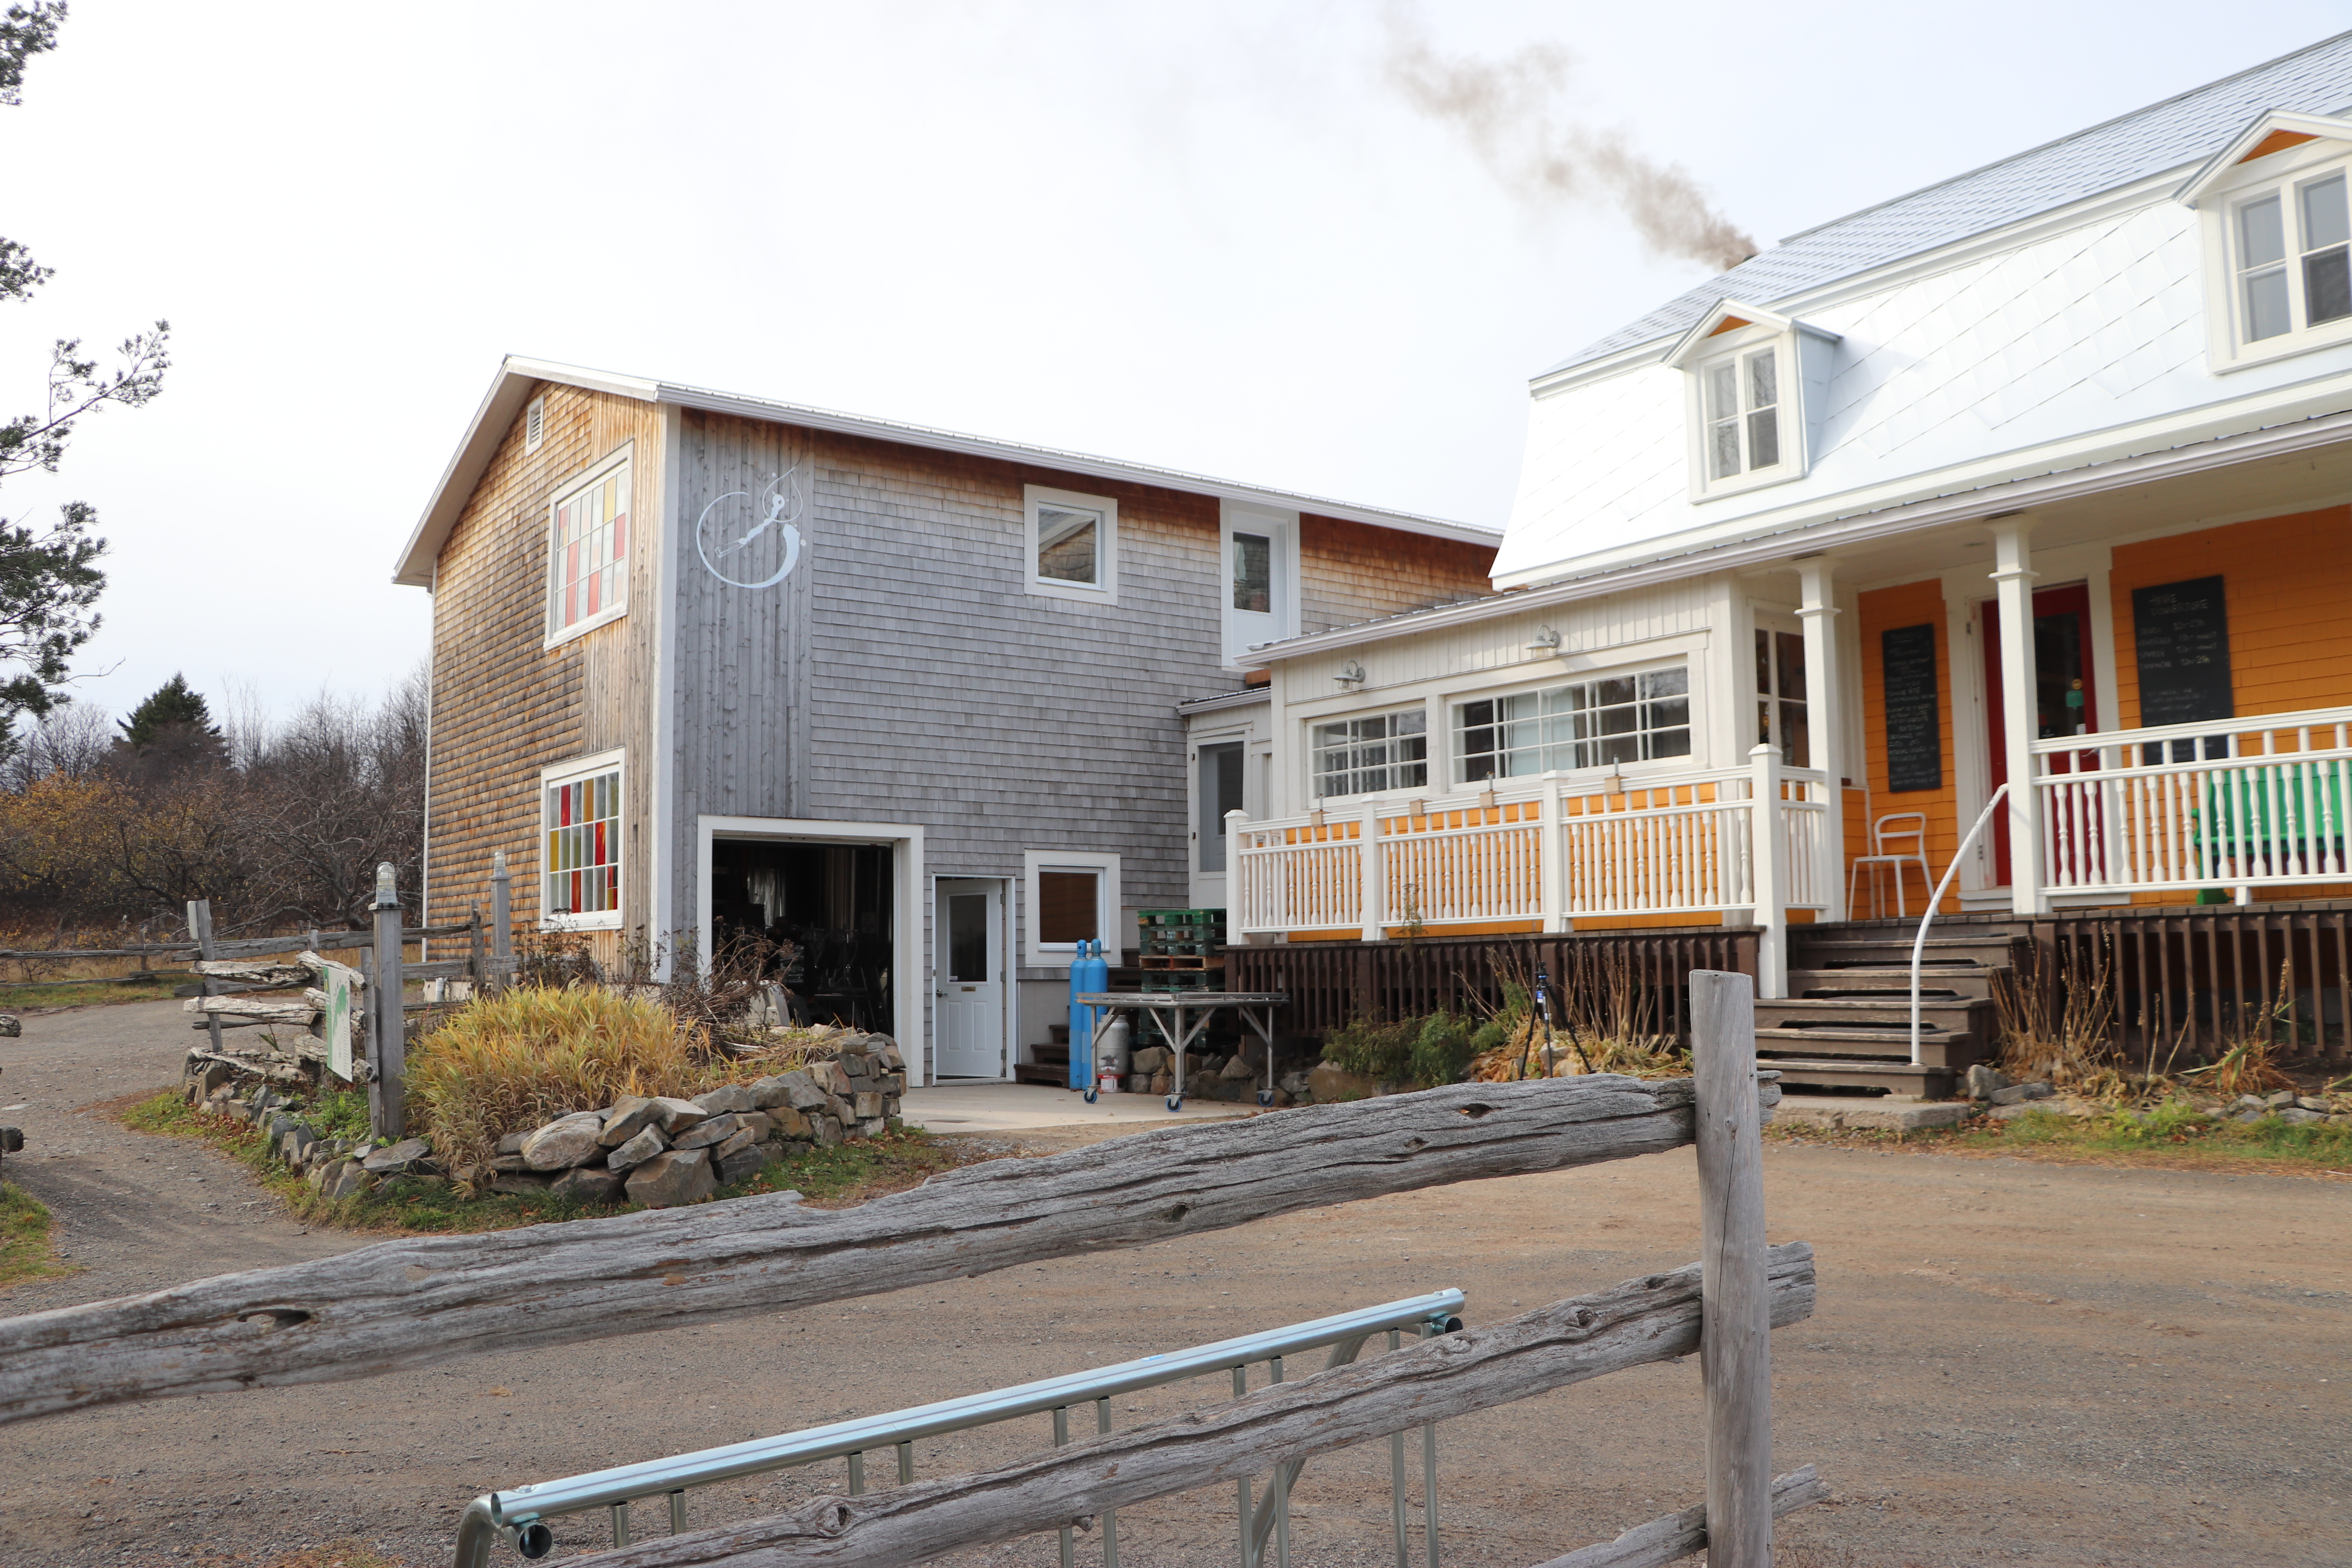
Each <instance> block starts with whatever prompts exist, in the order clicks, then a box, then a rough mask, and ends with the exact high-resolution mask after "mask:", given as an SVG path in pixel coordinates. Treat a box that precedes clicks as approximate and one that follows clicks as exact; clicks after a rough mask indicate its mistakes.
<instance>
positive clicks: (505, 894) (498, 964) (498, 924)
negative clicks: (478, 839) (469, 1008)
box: [490, 849, 514, 991]
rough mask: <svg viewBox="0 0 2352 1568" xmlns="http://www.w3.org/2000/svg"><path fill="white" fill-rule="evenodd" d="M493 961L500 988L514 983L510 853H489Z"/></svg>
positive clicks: (512, 895)
mask: <svg viewBox="0 0 2352 1568" xmlns="http://www.w3.org/2000/svg"><path fill="white" fill-rule="evenodd" d="M490 962H491V966H492V967H493V968H494V969H496V970H497V971H498V976H499V978H498V982H497V986H498V989H499V990H501V991H503V990H505V989H506V988H507V987H508V986H509V985H511V984H514V879H513V878H512V877H510V876H509V875H508V873H507V852H506V851H505V850H503V849H497V850H493V851H491V853H490Z"/></svg>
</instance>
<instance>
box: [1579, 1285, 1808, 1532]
mask: <svg viewBox="0 0 2352 1568" xmlns="http://www.w3.org/2000/svg"><path fill="white" fill-rule="evenodd" d="M1779 1323H1780V1320H1779V1319H1777V1318H1776V1319H1774V1320H1773V1324H1774V1326H1775V1327H1778V1326H1779ZM1829 1495H1830V1489H1829V1483H1828V1482H1827V1481H1824V1480H1822V1478H1821V1476H1820V1475H1819V1473H1817V1472H1816V1471H1815V1470H1814V1468H1813V1467H1812V1466H1811V1465H1807V1466H1806V1467H1805V1468H1803V1469H1801V1470H1791V1471H1790V1472H1789V1473H1788V1474H1787V1475H1785V1476H1775V1477H1773V1478H1772V1517H1773V1518H1774V1519H1783V1518H1786V1517H1787V1516H1788V1515H1790V1514H1792V1513H1794V1512H1796V1511H1797V1510H1799V1509H1801V1508H1809V1507H1811V1505H1813V1504H1814V1503H1817V1502H1826V1501H1827V1500H1829ZM1704 1551H1706V1504H1705V1503H1703V1502H1695V1503H1693V1504H1691V1506H1690V1507H1688V1508H1686V1509H1685V1510H1682V1511H1681V1512H1680V1513H1670V1514H1667V1515H1665V1516H1664V1518H1662V1519H1654V1520H1652V1521H1650V1522H1649V1523H1647V1524H1637V1525H1635V1526H1634V1527H1633V1529H1631V1530H1629V1531H1626V1532H1625V1533H1624V1534H1622V1535H1621V1536H1619V1537H1618V1538H1617V1539H1616V1540H1614V1541H1604V1542H1601V1544H1599V1545H1598V1546H1587V1547H1584V1548H1582V1549H1581V1550H1580V1551H1576V1552H1569V1553H1568V1554H1567V1555H1565V1556H1561V1557H1555V1558H1553V1559H1551V1561H1549V1562H1548V1563H1538V1564H1537V1568H1664V1564H1666V1563H1673V1562H1675V1561H1676V1560H1678V1559H1680V1558H1684V1557H1688V1556H1690V1555H1691V1554H1693V1553H1694V1552H1704Z"/></svg>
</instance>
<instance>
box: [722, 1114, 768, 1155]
mask: <svg viewBox="0 0 2352 1568" xmlns="http://www.w3.org/2000/svg"><path fill="white" fill-rule="evenodd" d="M766 1120H767V1119H766V1118H765V1117H762V1118H761V1121H763V1122H764V1121H766ZM767 1138H768V1130H767V1128H766V1127H764V1126H761V1127H751V1126H742V1127H738V1128H736V1129H735V1131H733V1132H732V1133H730V1134H729V1136H728V1138H727V1141H726V1142H723V1143H713V1144H711V1145H709V1148H710V1158H711V1159H712V1160H713V1161H714V1162H715V1161H722V1160H724V1159H726V1158H727V1156H728V1155H730V1154H732V1153H735V1152H738V1151H739V1150H743V1149H749V1148H751V1146H752V1145H753V1144H755V1143H763V1142H767Z"/></svg>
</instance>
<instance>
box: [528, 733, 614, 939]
mask: <svg viewBox="0 0 2352 1568" xmlns="http://www.w3.org/2000/svg"><path fill="white" fill-rule="evenodd" d="M598 773H614V774H617V775H618V779H617V782H616V783H615V784H614V797H615V798H616V800H617V802H618V804H619V810H618V812H617V814H616V815H615V816H614V818H613V824H614V831H615V832H616V833H617V834H618V835H619V837H620V843H619V844H618V845H617V846H615V847H614V854H613V875H614V878H615V879H616V880H617V881H618V883H619V891H620V897H619V899H618V900H615V905H616V907H615V908H614V909H611V910H597V911H595V912H593V913H591V914H574V913H563V914H556V913H552V912H551V911H550V910H549V903H550V900H549V899H548V896H547V891H548V882H549V880H550V879H551V878H552V877H553V876H554V873H553V872H552V871H551V870H550V869H549V868H548V865H547V836H548V834H549V833H550V832H551V831H552V830H553V826H552V825H551V823H550V822H549V821H548V820H547V792H548V791H549V790H551V789H555V788H558V787H559V786H561V785H563V784H577V783H579V782H580V781H581V780H582V779H585V778H593V777H594V776H595V775H597V774H598ZM628 801H629V770H628V757H627V751H626V748H615V749H614V750H613V751H609V752H597V753H596V754H595V755H593V756H590V757H575V758H573V759H572V761H571V762H568V763H558V764H556V765H555V766H553V767H546V768H541V769H540V770H539V805H538V807H537V809H536V812H535V815H536V816H538V818H539V838H538V840H537V845H538V847H537V851H536V853H535V854H534V856H533V859H534V860H535V861H536V863H537V865H538V868H539V871H538V875H539V883H538V891H539V929H540V930H541V931H618V930H620V929H621V910H620V909H619V908H618V907H617V906H618V905H619V904H622V903H625V902H626V901H627V900H628V896H629V871H628V853H629V806H628Z"/></svg>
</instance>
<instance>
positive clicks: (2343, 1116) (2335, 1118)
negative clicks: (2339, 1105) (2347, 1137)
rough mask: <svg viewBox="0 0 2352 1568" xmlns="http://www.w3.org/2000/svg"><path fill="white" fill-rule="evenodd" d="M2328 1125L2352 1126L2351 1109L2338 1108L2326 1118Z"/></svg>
mask: <svg viewBox="0 0 2352 1568" xmlns="http://www.w3.org/2000/svg"><path fill="white" fill-rule="evenodd" d="M2327 1125H2329V1126H2330V1127H2352V1111H2344V1110H2338V1111H2336V1112H2334V1113H2333V1114H2332V1115H2330V1116H2329V1117H2328V1118H2327Z"/></svg>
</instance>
